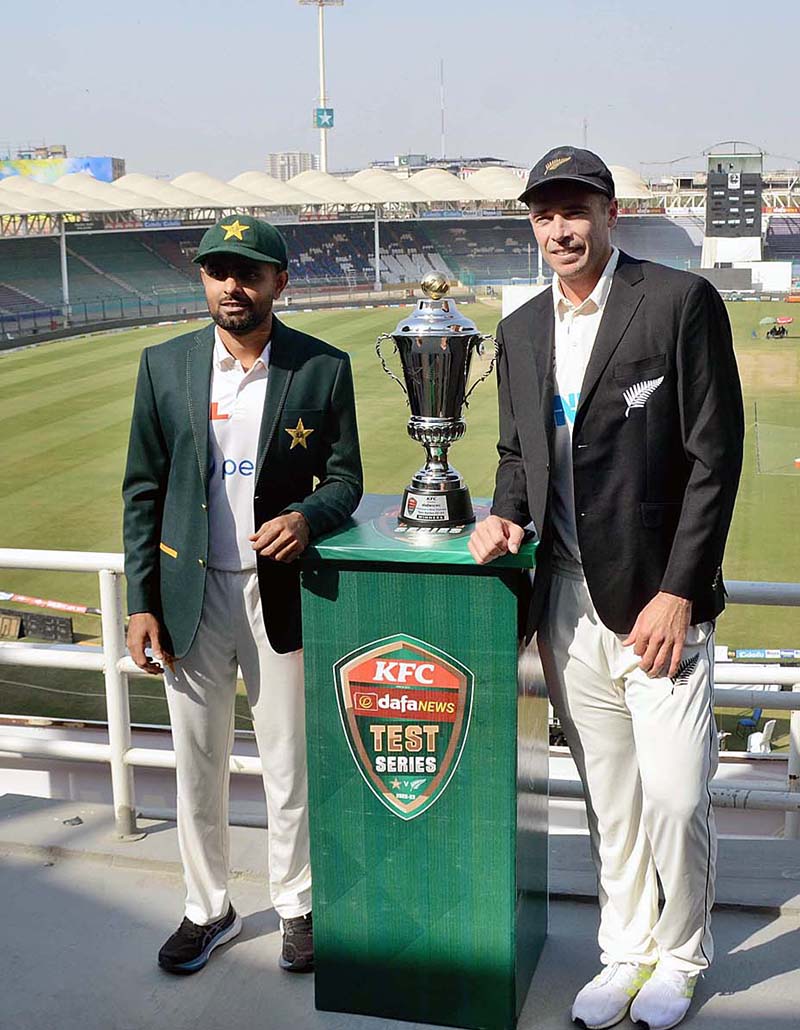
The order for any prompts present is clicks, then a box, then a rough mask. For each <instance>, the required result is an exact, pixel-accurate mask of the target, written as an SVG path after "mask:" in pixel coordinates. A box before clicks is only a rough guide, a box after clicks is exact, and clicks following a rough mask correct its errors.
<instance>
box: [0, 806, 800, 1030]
mask: <svg viewBox="0 0 800 1030" xmlns="http://www.w3.org/2000/svg"><path fill="white" fill-rule="evenodd" d="M75 817H77V818H79V819H81V822H80V823H78V824H74V825H67V824H65V822H64V820H65V819H74V818H75ZM110 827H111V815H110V811H109V810H108V809H106V808H104V807H101V806H100V807H98V808H92V807H91V806H85V805H77V804H76V803H74V802H53V801H42V800H39V799H31V798H19V797H17V798H14V797H6V798H3V799H0V859H2V861H1V862H0V897H1V898H2V915H3V920H2V927H3V931H2V934H0V1027H2V1030H49V1028H51V1027H52V1028H56V1027H57V1028H58V1030H231V1028H234V1027H235V1028H237V1030H251V1028H252V1030H284V1028H286V1030H289V1028H292V1030H295V1028H296V1030H345V1028H346V1030H390V1028H391V1030H403V1028H406V1030H412V1028H413V1027H417V1026H420V1025H419V1024H410V1023H397V1022H393V1021H387V1020H383V1019H374V1018H369V1017H360V1016H351V1015H342V1014H334V1013H325V1012H317V1011H316V1010H315V1008H314V981H313V977H312V976H291V975H287V974H285V973H282V972H281V971H280V970H279V969H278V967H277V957H278V952H279V947H280V942H279V933H278V920H277V917H276V915H275V913H274V911H273V910H272V909H271V908H270V907H269V904H268V902H267V900H266V892H265V890H264V888H263V874H262V872H261V871H260V869H259V865H260V864H261V863H262V862H263V859H262V857H261V856H262V855H263V831H258V830H243V829H238V830H236V831H234V834H233V838H232V856H233V860H232V865H233V866H234V869H236V870H237V872H236V873H235V874H234V876H233V878H232V881H231V893H232V897H233V901H234V904H235V905H236V907H237V909H238V910H239V912H240V913H241V914H242V916H243V917H244V930H243V933H242V935H241V936H240V937H239V938H238V939H237V940H236V941H235V942H234V943H232V944H231V945H228V946H227V947H225V948H223V949H221V950H220V951H219V952H218V953H217V954H216V955H215V956H214V959H213V960H212V962H211V963H210V964H209V965H208V967H207V968H206V969H205V970H203V972H202V973H200V974H198V975H196V976H193V977H187V978H183V977H178V978H176V977H170V976H167V975H166V974H163V973H161V972H160V971H159V970H158V968H157V967H156V964H155V957H156V953H157V950H158V947H159V945H160V944H161V942H162V940H163V939H164V938H165V937H166V936H167V935H168V934H169V933H170V932H171V931H172V930H173V929H174V927H175V926H176V925H177V923H178V922H179V921H180V918H181V915H182V912H181V908H182V888H181V881H180V875H179V872H178V865H177V847H176V841H175V829H174V826H173V824H171V823H152V824H150V825H149V832H148V836H147V837H146V838H145V839H144V840H143V841H141V842H139V843H136V844H122V843H119V842H116V841H114V840H112V839H111V837H110V836H109V831H110ZM731 843H735V844H737V845H745V844H747V845H750V852H751V853H750V855H749V856H748V857H749V859H750V860H749V861H748V867H749V869H751V870H753V872H752V873H751V874H748V873H747V872H745V871H744V870H741V869H740V870H738V872H737V875H738V877H739V879H740V881H741V882H743V883H747V882H752V883H754V884H755V885H756V887H757V888H758V889H757V890H756V892H755V895H754V900H755V902H756V904H757V905H758V906H759V907H751V908H742V909H734V908H729V907H723V908H722V909H721V910H719V911H717V913H716V915H715V920H714V928H715V937H716V947H717V959H716V961H715V963H714V965H713V967H712V969H711V970H710V971H709V973H708V974H707V976H706V977H705V978H704V979H703V981H702V982H701V983H700V985H699V986H698V989H697V993H696V1001H695V1004H694V1006H693V1009H692V1013H691V1021H690V1022H687V1024H686V1025H690V1026H692V1027H694V1028H696V1030H717V1028H720V1030H722V1028H723V1027H724V1028H725V1030H745V1028H747V1030H752V1028H755V1030H762V1028H764V1030H797V1028H798V1027H800V905H797V904H796V903H795V899H796V892H797V887H798V878H799V877H800V863H798V864H797V865H794V864H792V863H791V862H787V861H786V857H787V856H788V855H789V854H790V852H789V850H788V849H786V848H778V849H777V850H778V852H779V853H780V854H781V855H782V856H783V857H782V859H781V861H780V862H779V863H778V864H777V866H776V865H774V858H773V857H770V858H769V860H767V859H766V858H764V859H763V860H762V859H759V852H761V853H762V855H763V854H764V849H765V848H767V849H773V850H774V848H773V845H776V844H777V845H789V846H790V848H792V851H791V854H792V855H794V856H798V855H800V851H798V850H797V849H796V848H795V847H794V842H789V841H785V842H781V841H774V842H773V841H768V842H764V841H754V842H731ZM553 858H554V864H555V865H556V866H557V865H558V864H559V863H558V854H557V853H555V854H554V856H553ZM770 862H772V863H773V866H770ZM578 864H579V863H578ZM573 865H575V863H573ZM773 867H774V868H773ZM764 868H773V872H774V874H775V876H774V877H770V876H769V875H768V876H767V877H766V879H768V880H769V879H770V878H774V879H775V880H776V885H773V889H772V895H773V897H772V899H771V900H770V899H767V901H766V902H765V889H764V885H763V880H764V879H765V877H764V875H763V869H764ZM583 875H584V874H583V873H581V876H583ZM554 879H555V880H556V881H557V880H558V870H557V868H554ZM569 879H570V877H569V875H567V876H566V877H565V878H564V880H563V883H562V886H563V885H565V886H567V887H568V886H569ZM781 881H783V886H781ZM731 882H733V878H732V879H731ZM781 899H782V900H781ZM741 900H742V901H744V902H747V900H748V899H747V897H746V896H745V897H743V898H742V899H741ZM596 924H597V912H596V905H595V904H594V903H593V902H591V901H582V900H569V899H568V898H567V897H566V892H564V893H562V894H561V895H560V899H559V900H555V901H553V902H552V903H551V928H550V935H549V937H548V941H547V944H546V946H545V949H544V953H543V956H542V959H541V961H540V963H539V967H538V969H537V971H536V975H535V977H534V980H533V983H532V985H531V989H530V992H529V994H528V998H527V1002H526V1004H525V1007H524V1009H523V1012H522V1015H521V1018H520V1022H519V1026H520V1028H521V1030H534V1028H536V1030H551V1028H561V1030H566V1028H567V1027H569V1026H570V1025H571V1024H570V1022H569V1006H570V1004H571V1001H572V998H573V996H574V994H575V992H576V991H577V990H578V989H579V988H580V987H581V986H582V985H583V983H584V982H585V981H586V980H588V979H589V978H590V977H591V976H593V975H594V973H595V972H596V971H597V967H598V963H597V948H596V944H595V932H596ZM619 1025H620V1027H622V1028H623V1030H630V1024H629V1023H628V1022H627V1021H624V1022H623V1023H621V1024H619Z"/></svg>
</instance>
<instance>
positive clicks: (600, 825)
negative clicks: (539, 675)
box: [539, 566, 718, 973]
mask: <svg viewBox="0 0 800 1030" xmlns="http://www.w3.org/2000/svg"><path fill="white" fill-rule="evenodd" d="M576 568H579V566H576ZM557 569H558V571H557V572H556V573H555V574H554V576H553V579H552V585H551V589H550V599H549V602H548V610H547V612H546V613H545V617H544V620H543V624H542V627H541V628H540V630H539V651H540V654H541V658H542V664H543V666H544V671H545V678H546V680H547V685H548V689H549V692H550V699H551V701H552V704H553V708H554V710H555V712H556V714H557V715H558V718H559V720H560V722H561V726H562V728H563V730H564V733H565V735H566V738H567V742H568V743H569V746H570V750H571V751H572V756H573V758H574V760H575V763H576V765H577V767H578V772H579V773H580V777H581V780H582V781H583V787H584V792H585V795H586V810H587V815H588V821H589V832H590V835H591V846H592V857H593V859H594V863H595V866H596V869H597V878H598V895H599V900H600V930H599V934H598V940H599V943H600V947H601V949H602V962H603V963H604V964H608V963H611V962H639V963H645V964H648V965H653V964H655V963H656V962H660V963H661V965H662V968H670V969H674V970H681V971H683V972H687V973H697V972H699V971H700V970H702V969H705V968H706V967H707V966H708V965H709V963H710V962H711V959H712V956H713V944H712V939H711V930H710V922H711V906H712V904H713V901H714V873H715V865H716V831H715V827H714V815H713V812H712V808H711V792H710V781H711V778H712V776H713V775H714V772H715V771H716V768H717V762H718V747H717V732H716V725H715V722H714V710H713V672H714V664H713V663H714V625H713V623H711V622H707V623H702V624H701V625H699V626H692V627H690V629H689V633H688V636H687V643H686V646H685V648H684V651H683V655H682V657H681V668H680V670H679V673H678V675H677V676H676V677H675V680H674V682H673V680H671V679H670V678H669V677H666V676H664V677H661V678H659V679H649V678H648V676H647V675H646V674H645V673H644V672H642V670H641V669H640V668H639V658H638V657H637V656H636V655H635V654H634V652H633V647H623V646H622V641H623V640H624V639H625V637H624V636H621V635H618V634H616V633H612V632H611V630H609V629H607V628H606V627H605V626H604V625H603V623H602V622H601V621H600V619H599V617H598V615H597V612H596V611H595V608H594V605H593V604H592V601H591V598H590V596H589V591H588V589H587V586H586V582H585V580H584V579H583V576H582V575H581V574H580V573H579V572H574V571H572V570H571V569H568V568H565V567H562V566H557ZM659 881H660V883H661V888H662V891H663V895H664V905H663V908H662V910H661V913H660V914H659V906H658V901H659V891H658V887H659Z"/></svg>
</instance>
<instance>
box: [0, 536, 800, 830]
mask: <svg viewBox="0 0 800 1030" xmlns="http://www.w3.org/2000/svg"><path fill="white" fill-rule="evenodd" d="M0 568H7V569H12V568H14V569H42V570H49V571H58V572H95V573H97V576H98V579H99V583H100V610H101V625H102V639H103V644H102V647H87V646H84V645H70V644H20V643H13V642H0V665H20V666H28V667H39V668H55V669H83V670H86V671H89V672H102V673H103V676H104V679H105V694H106V712H107V719H108V744H97V743H93V742H90V741H70V740H41V739H32V738H30V737H28V736H24V735H21V734H13V733H0V757H5V758H12V759H23V758H30V757H45V758H50V759H54V760H60V761H64V760H66V761H80V762H102V763H106V764H108V765H110V766H111V789H112V796H113V800H114V814H115V826H116V832H117V834H118V835H119V836H120V837H122V838H125V837H131V836H134V835H135V834H136V806H135V796H134V784H133V769H134V767H135V766H140V767H149V768H157V769H174V768H175V753H174V751H172V750H170V749H160V748H140V747H136V748H134V747H131V721H130V707H129V698H128V677H129V676H147V675H148V674H147V673H144V672H142V671H141V670H140V669H139V668H138V666H137V665H135V664H134V662H133V659H132V658H131V657H130V655H128V653H127V649H126V645H125V620H124V614H123V612H124V609H123V605H122V576H123V556H122V555H121V554H114V553H100V552H90V551H44V550H25V549H20V548H0ZM726 586H727V590H728V600H729V601H730V602H731V603H733V604H767V605H788V606H791V607H800V583H757V582H745V581H732V582H729V583H727V584H726ZM714 676H715V682H716V684H717V686H716V689H715V694H714V696H715V702H716V706H717V707H730V706H737V707H743V708H754V707H762V708H769V709H774V710H781V711H790V712H791V713H792V714H791V717H790V731H789V756H788V779H787V783H786V785H785V789H778V788H776V787H775V784H774V783H772V784H770V783H768V782H766V781H756V782H753V783H748V784H747V785H739V786H736V787H731V786H726V785H725V784H724V783H723V782H722V781H719V782H717V781H715V782H714V783H713V784H712V790H711V793H712V800H713V803H714V805H715V806H718V807H723V808H742V809H745V808H747V809H759V810H766V811H769V810H773V811H774V810H779V811H783V812H785V826H784V836H785V837H794V838H797V837H800V669H793V668H782V667H779V666H773V667H769V668H768V669H766V670H765V669H754V668H752V667H749V666H747V665H739V664H735V663H728V662H723V663H718V664H717V665H716V666H715V670H714ZM726 684H727V685H729V689H726V688H725V686H724V685H726ZM735 684H741V685H744V686H751V687H752V686H756V685H759V684H760V685H773V684H777V685H780V686H791V687H792V688H793V690H792V691H791V692H786V691H770V692H769V693H765V692H764V691H763V690H752V689H751V690H744V689H741V687H738V688H736V687H733V689H730V687H732V686H733V685H735ZM721 685H722V686H721ZM230 768H231V772H235V773H241V774H245V775H251V776H259V775H261V762H260V760H259V759H258V758H257V757H254V756H246V755H231V758H230ZM550 787H551V789H550V794H551V796H552V797H563V798H579V797H582V796H583V794H582V791H581V785H580V783H578V782H577V781H572V780H552V781H551V784H550Z"/></svg>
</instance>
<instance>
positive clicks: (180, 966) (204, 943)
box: [158, 904, 242, 975]
mask: <svg viewBox="0 0 800 1030" xmlns="http://www.w3.org/2000/svg"><path fill="white" fill-rule="evenodd" d="M241 932H242V920H241V919H240V918H239V916H237V914H236V911H235V910H234V907H233V905H231V904H229V905H228V911H227V912H226V913H225V915H224V916H222V917H221V918H220V919H215V920H214V922H213V923H207V924H206V925H205V926H198V925H197V923H193V922H192V921H191V919H184V920H183V922H182V923H181V925H180V926H179V927H178V929H177V930H176V931H175V933H174V934H173V935H172V936H171V937H170V938H169V940H168V941H167V942H166V943H165V944H164V945H163V947H162V948H161V951H159V953H158V964H159V965H160V966H161V968H162V969H165V970H166V971H167V972H168V973H181V974H184V975H188V974H189V973H196V972H198V970H200V969H202V968H203V966H204V965H205V964H206V962H208V960H209V958H210V957H211V952H212V951H213V950H214V948H218V947H219V946H220V944H226V943H227V942H228V941H232V940H233V938H234V937H238V936H239V934H240V933H241Z"/></svg>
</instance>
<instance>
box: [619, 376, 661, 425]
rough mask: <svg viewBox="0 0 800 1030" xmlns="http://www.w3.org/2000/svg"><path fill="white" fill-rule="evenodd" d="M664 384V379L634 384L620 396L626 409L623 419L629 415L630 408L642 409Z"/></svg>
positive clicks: (659, 378)
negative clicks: (623, 399)
mask: <svg viewBox="0 0 800 1030" xmlns="http://www.w3.org/2000/svg"><path fill="white" fill-rule="evenodd" d="M663 382H664V377H663V376H659V377H658V379H645V380H644V382H642V383H634V385H633V386H629V387H628V389H627V390H625V392H624V393H623V394H622V396H623V397H624V398H625V403H626V404H627V405H628V407H627V408H626V409H625V418H627V417H628V415H630V413H631V408H643V407H644V406H645V404H646V403H647V401H648V400H649V399H650V397H652V396H653V394H654V393H655V392H656V390H657V389H658V388H659V386H661V384H662V383H663Z"/></svg>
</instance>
